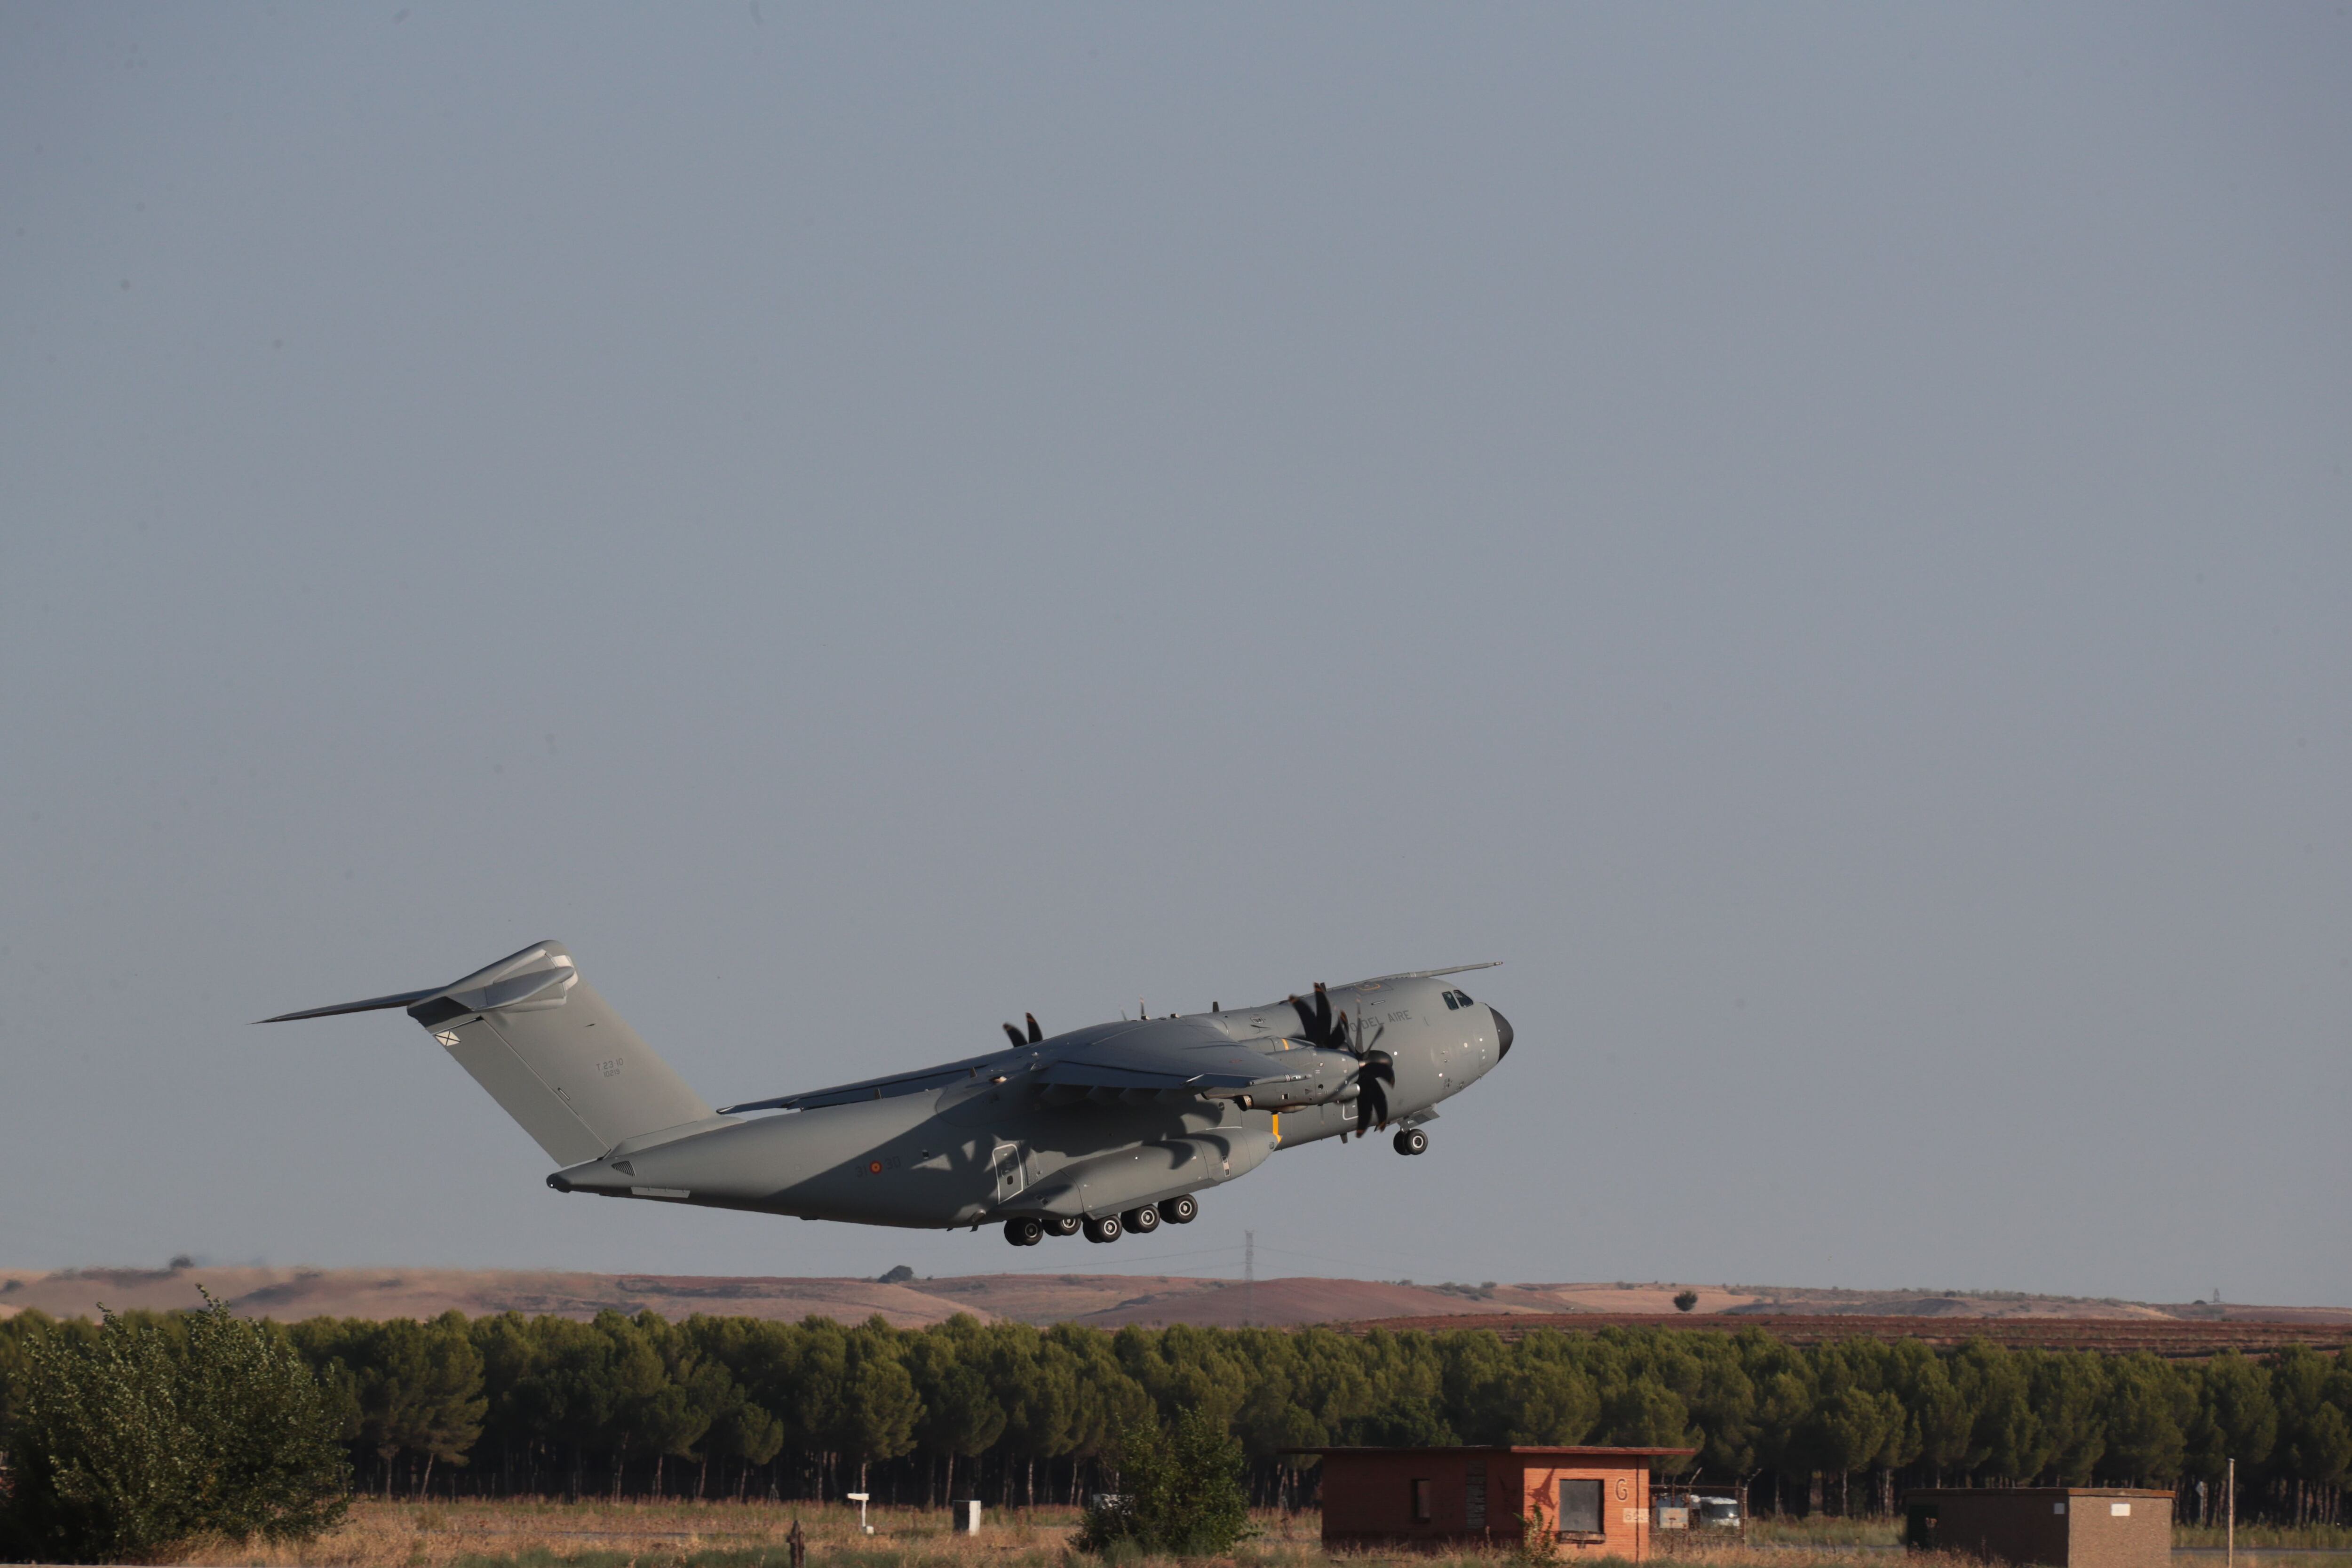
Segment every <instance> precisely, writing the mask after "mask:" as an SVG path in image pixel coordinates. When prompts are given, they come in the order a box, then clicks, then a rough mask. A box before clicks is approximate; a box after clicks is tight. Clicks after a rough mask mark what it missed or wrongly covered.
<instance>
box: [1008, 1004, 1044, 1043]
mask: <svg viewBox="0 0 2352 1568" xmlns="http://www.w3.org/2000/svg"><path fill="white" fill-rule="evenodd" d="M1021 1016H1023V1017H1024V1018H1026V1019H1028V1020H1029V1037H1028V1038H1027V1039H1023V1038H1022V1037H1021V1031H1020V1030H1018V1029H1016V1028H1014V1027H1013V1026H1012V1025H1010V1024H1007V1025H1005V1026H1004V1037H1005V1038H1006V1039H1008V1040H1011V1041H1012V1042H1013V1047H1014V1048H1015V1049H1018V1048H1019V1047H1023V1046H1034V1045H1035V1044H1037V1043H1038V1042H1039V1041H1040V1040H1043V1039H1044V1038H1045V1030H1043V1029H1041V1028H1039V1027H1038V1026H1037V1015H1036V1014H1034V1013H1024V1014H1023V1015H1021Z"/></svg>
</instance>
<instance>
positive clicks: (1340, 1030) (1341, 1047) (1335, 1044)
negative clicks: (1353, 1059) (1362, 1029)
mask: <svg viewBox="0 0 2352 1568" xmlns="http://www.w3.org/2000/svg"><path fill="white" fill-rule="evenodd" d="M1290 1005H1292V1006H1293V1007H1296V1008H1297V1010H1298V1032H1299V1033H1300V1034H1301V1035H1303V1036H1304V1037H1306V1040H1307V1044H1308V1045H1310V1046H1320V1047H1323V1048H1325V1049H1327V1050H1334V1051H1346V1052H1347V1053H1348V1054H1349V1055H1350V1056H1353V1055H1354V1054H1355V1047H1352V1046H1350V1045H1349V1044H1348V1015H1346V1014H1345V1013H1342V1014H1340V1015H1339V1016H1338V1017H1337V1018H1336V1019H1334V1018H1333V1016H1332V1015H1331V994H1330V993H1329V992H1328V991H1326V990H1324V989H1323V983H1322V982H1321V981H1320V980H1318V981H1317V982H1316V983H1315V1005H1314V1006H1312V1007H1309V1006H1308V1005H1307V1004H1306V1003H1304V1002H1302V1001H1300V1000H1299V999H1298V998H1297V997H1296V996H1293V997H1292V998H1291V999H1290Z"/></svg>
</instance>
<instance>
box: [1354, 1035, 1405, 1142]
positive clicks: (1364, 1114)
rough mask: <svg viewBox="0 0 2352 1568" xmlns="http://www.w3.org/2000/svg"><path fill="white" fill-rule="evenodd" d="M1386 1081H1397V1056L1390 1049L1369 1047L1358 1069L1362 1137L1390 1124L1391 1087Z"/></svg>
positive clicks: (1359, 1131) (1358, 1119)
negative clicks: (1377, 1049) (1392, 1055)
mask: <svg viewBox="0 0 2352 1568" xmlns="http://www.w3.org/2000/svg"><path fill="white" fill-rule="evenodd" d="M1383 1082H1387V1083H1394V1082H1396V1058H1393V1057H1391V1056H1390V1055H1389V1054H1388V1052H1386V1051H1366V1052H1365V1053H1364V1065H1363V1066H1362V1067H1360V1068H1357V1069H1356V1084H1357V1094H1356V1136H1357V1137H1359V1138H1361V1137H1362V1136H1363V1135H1364V1134H1365V1133H1367V1132H1370V1131H1371V1130H1372V1129H1373V1128H1375V1127H1386V1126H1387V1125H1388V1124H1389V1096H1388V1091H1387V1090H1386V1089H1382V1088H1381V1084H1382V1083H1383Z"/></svg>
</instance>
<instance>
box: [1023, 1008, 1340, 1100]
mask: <svg viewBox="0 0 2352 1568" xmlns="http://www.w3.org/2000/svg"><path fill="white" fill-rule="evenodd" d="M1037 1076H1038V1078H1039V1079H1042V1080H1043V1081H1044V1082H1045V1083H1049V1084H1055V1085H1058V1086H1062V1087H1066V1088H1073V1089H1193V1090H1196V1091H1199V1092H1202V1093H1208V1092H1211V1091H1213V1090H1220V1089H1222V1090H1226V1091H1234V1090H1240V1089H1254V1088H1256V1087H1257V1086H1259V1085H1261V1084H1269V1083H1296V1082H1297V1081H1298V1080H1299V1079H1303V1078H1305V1077H1307V1074H1306V1073H1304V1072H1300V1071H1298V1070H1297V1069H1296V1068H1293V1067H1291V1066H1289V1065H1288V1064H1286V1063H1285V1062H1284V1061H1283V1059H1282V1057H1281V1054H1280V1053H1278V1052H1277V1053H1272V1054H1269V1053H1267V1052H1265V1051H1255V1050H1251V1049H1249V1048H1248V1047H1244V1046H1237V1045H1235V1044H1234V1043H1233V1042H1232V1041H1231V1040H1228V1039H1227V1038H1225V1037H1224V1036H1223V1035H1222V1034H1220V1033H1218V1032H1217V1031H1216V1030H1214V1029H1212V1028H1209V1027H1207V1026H1204V1025H1201V1024H1195V1023H1193V1022H1192V1020H1191V1019H1189V1018H1165V1019H1160V1020H1157V1021H1155V1022H1152V1023H1149V1024H1139V1025H1136V1026H1131V1027H1129V1028H1125V1029H1119V1030H1116V1031H1113V1032H1111V1033H1108V1034H1105V1035H1103V1036H1101V1037H1098V1038H1097V1039H1095V1040H1092V1041H1090V1042H1088V1043H1087V1044H1086V1045H1083V1046H1080V1047H1076V1049H1074V1050H1071V1051H1069V1052H1067V1053H1066V1054H1065V1055H1063V1056H1062V1057H1061V1058H1059V1059H1058V1060H1055V1061H1054V1062H1051V1063H1049V1064H1047V1065H1046V1066H1045V1067H1044V1068H1040V1069H1039V1071H1038V1075H1037Z"/></svg>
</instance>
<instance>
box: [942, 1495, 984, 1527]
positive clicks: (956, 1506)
mask: <svg viewBox="0 0 2352 1568" xmlns="http://www.w3.org/2000/svg"><path fill="white" fill-rule="evenodd" d="M948 1506H949V1507H950V1509H952V1510H954V1512H953V1514H952V1515H951V1516H950V1517H952V1518H953V1519H954V1520H955V1528H956V1533H958V1534H959V1535H978V1534H979V1533H980V1500H979V1499H978V1498H958V1499H956V1500H955V1501H953V1502H951V1503H950V1504H949V1505H948Z"/></svg>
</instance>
